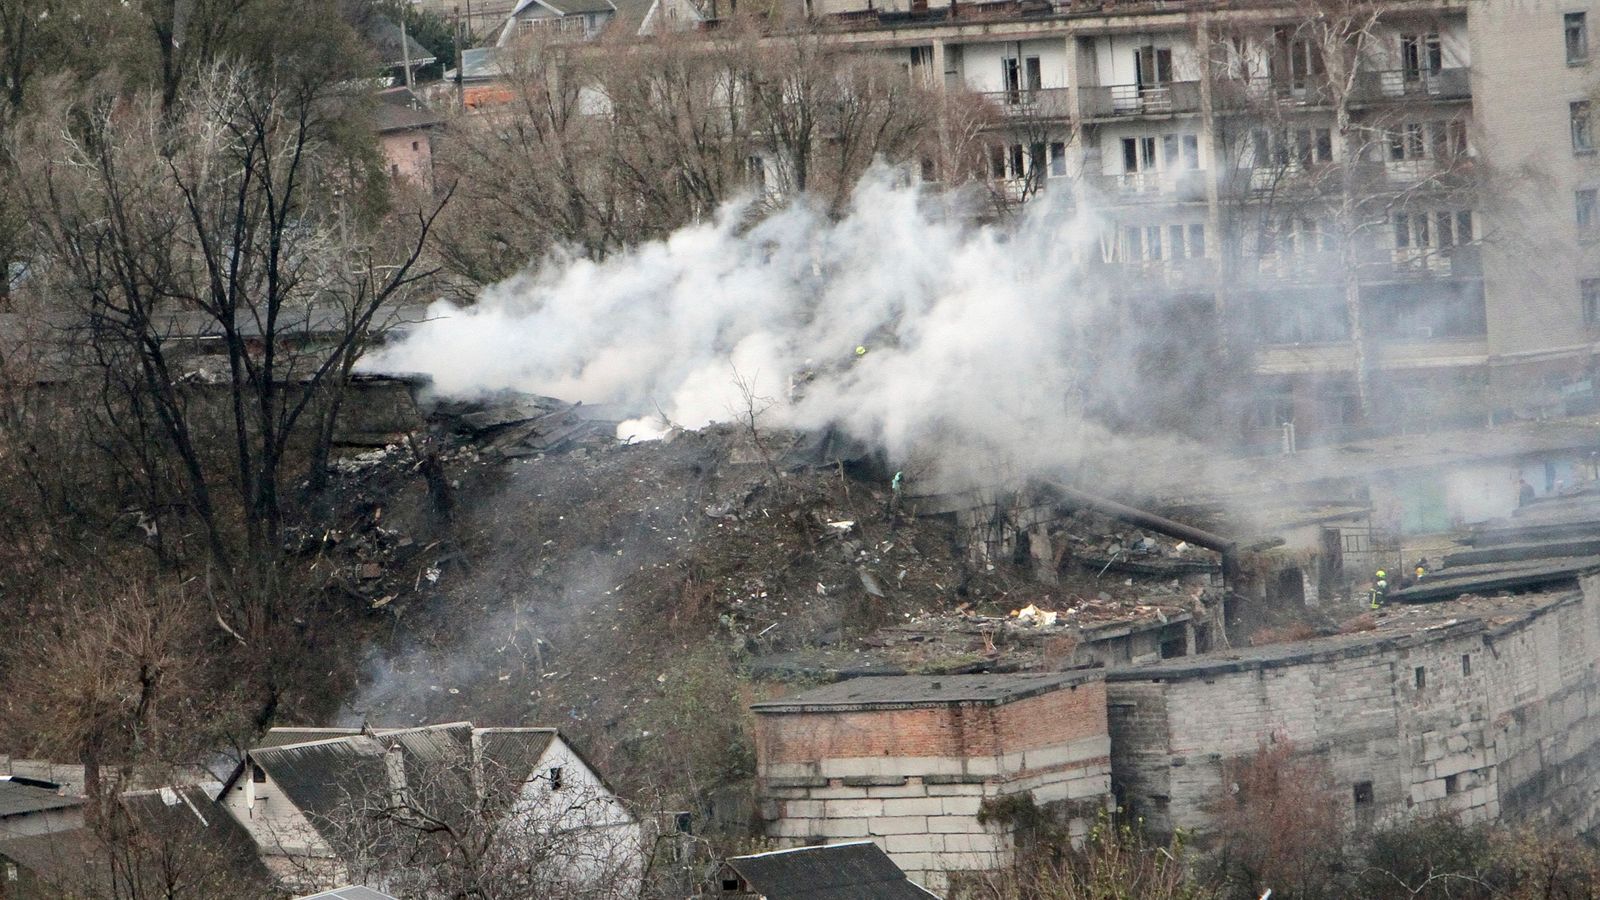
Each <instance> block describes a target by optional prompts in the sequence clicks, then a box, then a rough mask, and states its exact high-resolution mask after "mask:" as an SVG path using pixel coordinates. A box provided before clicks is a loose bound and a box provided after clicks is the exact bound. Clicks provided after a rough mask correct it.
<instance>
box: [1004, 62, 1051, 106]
mask: <svg viewBox="0 0 1600 900" xmlns="http://www.w3.org/2000/svg"><path fill="white" fill-rule="evenodd" d="M1001 66H1002V67H1003V75H1004V78H1005V85H1006V102H1007V103H1012V104H1016V103H1022V102H1024V101H1026V100H1032V99H1033V93H1034V91H1037V90H1039V89H1040V88H1042V87H1043V86H1044V72H1043V70H1042V69H1041V68H1040V67H1039V57H1037V56H1029V57H1027V58H1025V59H1015V58H1009V59H1004V60H1001Z"/></svg>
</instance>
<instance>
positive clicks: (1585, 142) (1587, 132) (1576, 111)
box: [1571, 100, 1594, 153]
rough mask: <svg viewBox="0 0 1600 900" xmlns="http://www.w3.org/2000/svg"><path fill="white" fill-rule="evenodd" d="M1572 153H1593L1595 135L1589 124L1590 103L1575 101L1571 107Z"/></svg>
mask: <svg viewBox="0 0 1600 900" xmlns="http://www.w3.org/2000/svg"><path fill="white" fill-rule="evenodd" d="M1571 115H1572V152H1573V153H1593V152H1594V133H1593V129H1592V127H1591V125H1590V123H1589V101H1587V100H1575V101H1573V103H1572V105H1571Z"/></svg>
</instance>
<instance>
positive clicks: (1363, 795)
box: [1353, 781, 1372, 806]
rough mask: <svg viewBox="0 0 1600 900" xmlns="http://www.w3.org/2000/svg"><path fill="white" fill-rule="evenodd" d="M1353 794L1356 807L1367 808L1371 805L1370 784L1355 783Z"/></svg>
mask: <svg viewBox="0 0 1600 900" xmlns="http://www.w3.org/2000/svg"><path fill="white" fill-rule="evenodd" d="M1354 788H1355V789H1354V791H1353V793H1354V794H1355V800H1356V805H1357V806H1368V805H1371V803H1372V782H1370V781H1358V782H1356V783H1355V786H1354Z"/></svg>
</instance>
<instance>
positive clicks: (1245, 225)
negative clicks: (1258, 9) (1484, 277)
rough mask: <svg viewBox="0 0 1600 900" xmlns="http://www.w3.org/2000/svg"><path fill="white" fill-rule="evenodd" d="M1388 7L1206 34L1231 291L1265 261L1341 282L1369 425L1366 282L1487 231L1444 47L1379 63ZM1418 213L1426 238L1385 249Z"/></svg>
mask: <svg viewBox="0 0 1600 900" xmlns="http://www.w3.org/2000/svg"><path fill="white" fill-rule="evenodd" d="M1384 13H1385V6H1384V4H1380V3H1376V2H1372V0H1302V2H1300V3H1298V4H1297V5H1296V7H1295V15H1294V17H1293V18H1292V19H1285V20H1284V21H1283V22H1282V23H1280V24H1276V25H1270V24H1269V25H1264V26H1249V27H1244V28H1238V29H1229V28H1223V29H1221V30H1218V31H1217V32H1216V33H1214V34H1212V35H1210V36H1209V37H1210V40H1209V41H1208V44H1209V46H1210V47H1211V50H1212V52H1211V58H1210V59H1209V60H1208V67H1209V69H1210V75H1211V79H1212V85H1213V88H1214V89H1213V95H1214V96H1215V97H1216V101H1215V102H1216V104H1217V106H1218V111H1217V116H1218V123H1219V128H1218V135H1219V140H1218V144H1219V147H1218V148H1216V149H1218V150H1219V151H1220V156H1221V159H1222V161H1223V165H1222V166H1221V167H1220V168H1221V169H1222V170H1223V172H1224V176H1225V179H1226V183H1225V184H1224V186H1223V201H1224V202H1223V207H1222V210H1223V215H1224V217H1225V219H1226V221H1225V222H1224V223H1223V228H1224V232H1225V235H1226V240H1225V241H1224V248H1223V253H1222V257H1223V260H1224V275H1225V277H1224V278H1223V282H1224V289H1225V290H1227V289H1228V288H1227V285H1231V284H1235V283H1237V282H1238V281H1239V280H1240V277H1243V278H1246V279H1248V278H1251V277H1254V276H1258V275H1262V274H1265V270H1264V269H1262V268H1261V267H1260V263H1262V262H1266V263H1269V264H1274V265H1276V267H1277V268H1276V269H1275V270H1274V271H1273V272H1272V275H1273V277H1276V278H1278V279H1280V280H1285V281H1287V282H1289V283H1292V281H1293V280H1294V279H1296V278H1300V279H1317V278H1322V279H1326V280H1328V281H1330V282H1332V283H1334V284H1336V285H1337V287H1338V290H1339V292H1340V294H1341V295H1342V309H1343V322H1342V330H1343V333H1344V334H1345V335H1347V336H1348V339H1349V341H1350V344H1351V347H1352V354H1353V360H1352V367H1353V380H1354V389H1355V397H1356V405H1357V407H1358V414H1359V417H1360V419H1361V420H1362V421H1366V420H1368V419H1370V417H1371V415H1372V411H1373V409H1372V407H1373V404H1372V386H1371V380H1372V334H1371V332H1372V328H1373V323H1372V322H1371V321H1370V316H1369V312H1368V306H1370V303H1369V302H1368V300H1367V299H1364V297H1363V283H1364V281H1366V280H1367V279H1368V278H1369V277H1370V275H1371V273H1373V272H1374V271H1375V270H1376V269H1377V268H1379V267H1388V266H1402V267H1405V266H1411V267H1417V268H1429V267H1438V266H1439V265H1440V264H1441V263H1445V261H1446V260H1447V258H1448V255H1449V254H1451V253H1454V252H1455V246H1456V245H1458V244H1460V243H1469V242H1474V241H1476V240H1477V239H1478V238H1479V237H1480V236H1479V235H1477V234H1476V233H1475V232H1474V231H1473V226H1472V223H1471V218H1470V216H1471V211H1472V210H1473V209H1475V208H1476V207H1477V206H1478V204H1479V202H1480V201H1481V199H1482V198H1481V196H1480V194H1479V192H1478V189H1477V180H1476V179H1474V178H1472V177H1471V176H1472V172H1473V167H1474V161H1473V158H1472V156H1471V154H1470V152H1469V149H1468V140H1467V138H1468V123H1467V122H1466V121H1465V120H1464V119H1461V118H1458V117H1456V116H1454V115H1453V114H1450V113H1449V110H1448V108H1443V109H1441V108H1439V107H1437V106H1434V105H1432V104H1431V100H1432V95H1433V94H1435V93H1437V92H1438V90H1439V88H1440V87H1441V84H1442V83H1443V82H1444V81H1445V77H1444V75H1443V74H1442V73H1441V72H1440V71H1439V68H1438V67H1439V65H1440V60H1439V58H1438V55H1439V50H1438V48H1437V45H1434V46H1433V47H1432V48H1431V49H1430V48H1429V47H1427V46H1423V47H1421V48H1420V49H1418V50H1417V51H1416V52H1417V53H1420V54H1421V55H1420V57H1418V58H1416V59H1412V60H1410V61H1409V62H1407V63H1406V65H1408V66H1410V67H1411V68H1410V69H1408V70H1405V71H1383V70H1381V66H1382V65H1383V63H1382V54H1381V52H1380V44H1381V43H1382V37H1383V36H1382V34H1381V29H1382V28H1383V27H1384V26H1386V25H1387V20H1386V19H1385V18H1384ZM1417 24H1423V25H1425V24H1427V23H1426V22H1422V23H1413V25H1417ZM1419 30H1421V31H1426V29H1425V28H1419ZM1430 53H1431V54H1433V56H1432V57H1431V58H1430V56H1429V54H1430ZM1444 86H1446V87H1448V85H1444ZM1440 215H1448V222H1446V220H1445V219H1441V218H1439V216H1440ZM1463 216H1465V218H1463ZM1458 220H1459V221H1460V223H1461V224H1458ZM1414 222H1421V223H1423V224H1422V225H1421V226H1420V227H1421V232H1420V234H1421V235H1422V236H1424V237H1426V240H1425V241H1422V242H1421V243H1420V244H1418V243H1417V242H1415V241H1408V243H1410V244H1411V246H1410V247H1404V248H1399V249H1397V250H1396V253H1395V255H1394V256H1393V258H1391V259H1387V260H1382V261H1378V260H1376V259H1375V256H1374V250H1375V249H1377V247H1378V246H1381V245H1383V244H1385V243H1387V242H1388V236H1389V235H1391V234H1394V235H1398V234H1400V232H1401V229H1402V228H1406V229H1410V227H1411V224H1412V223H1414ZM1430 225H1431V226H1432V227H1430ZM1463 226H1464V227H1465V229H1466V230H1465V233H1463V231H1462V227H1463ZM1446 229H1447V234H1448V237H1449V240H1448V241H1442V240H1441V238H1442V237H1444V236H1446ZM1415 236H1416V235H1413V237H1415ZM1284 263H1288V265H1287V266H1285V265H1283V264H1284ZM1300 312H1301V313H1305V311H1303V310H1302V311H1300ZM1324 324H1325V325H1326V324H1328V323H1324ZM1317 334H1320V332H1318V333H1317ZM1308 339H1319V338H1318V337H1317V336H1312V337H1310V338H1308Z"/></svg>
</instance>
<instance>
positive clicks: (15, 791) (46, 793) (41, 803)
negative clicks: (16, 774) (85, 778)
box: [0, 779, 83, 818]
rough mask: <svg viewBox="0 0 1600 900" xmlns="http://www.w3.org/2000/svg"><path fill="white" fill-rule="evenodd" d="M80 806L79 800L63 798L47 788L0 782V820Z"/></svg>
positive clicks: (81, 801) (16, 782)
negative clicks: (6, 817)
mask: <svg viewBox="0 0 1600 900" xmlns="http://www.w3.org/2000/svg"><path fill="white" fill-rule="evenodd" d="M82 805H83V800H82V799H81V798H78V797H63V796H61V795H60V794H58V793H56V792H55V791H52V790H50V789H49V788H42V787H38V786H36V785H32V784H24V783H22V782H20V781H12V780H10V779H6V780H3V781H0V818H3V817H5V816H25V815H27V814H29V813H36V812H44V811H45V810H48V809H65V808H67V807H69V806H82Z"/></svg>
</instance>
